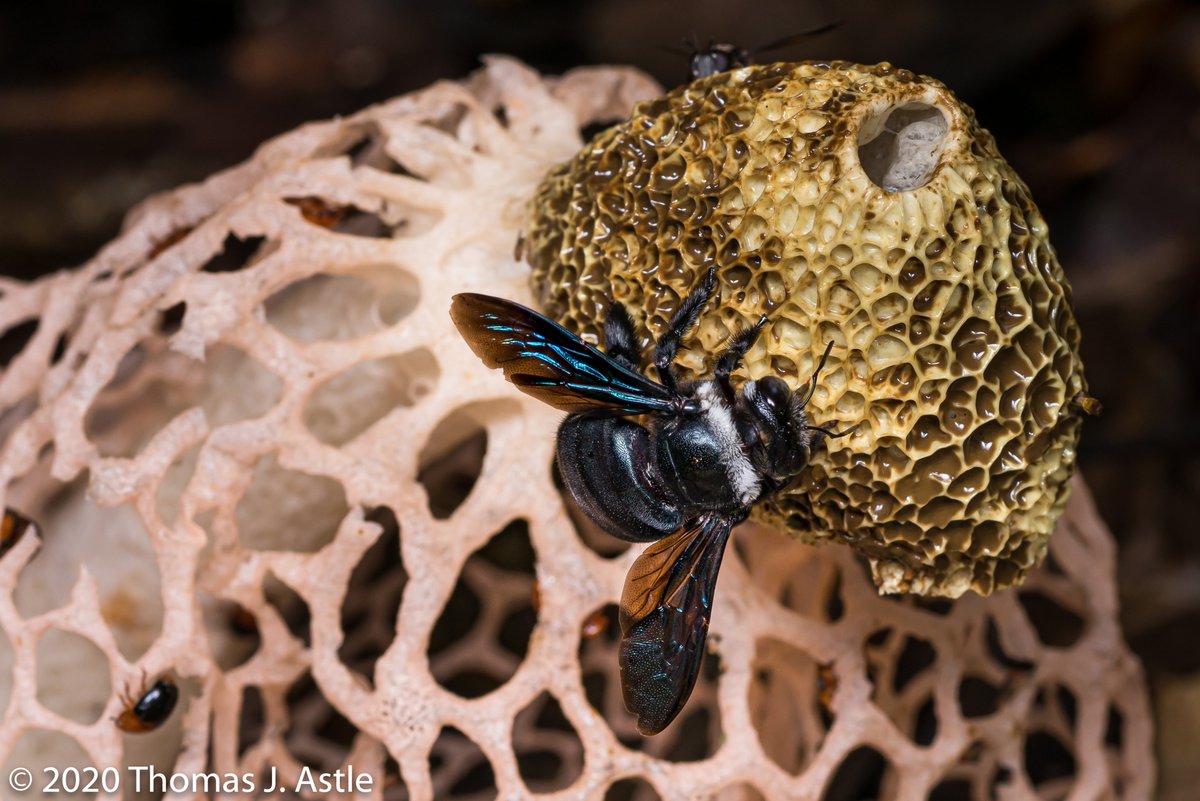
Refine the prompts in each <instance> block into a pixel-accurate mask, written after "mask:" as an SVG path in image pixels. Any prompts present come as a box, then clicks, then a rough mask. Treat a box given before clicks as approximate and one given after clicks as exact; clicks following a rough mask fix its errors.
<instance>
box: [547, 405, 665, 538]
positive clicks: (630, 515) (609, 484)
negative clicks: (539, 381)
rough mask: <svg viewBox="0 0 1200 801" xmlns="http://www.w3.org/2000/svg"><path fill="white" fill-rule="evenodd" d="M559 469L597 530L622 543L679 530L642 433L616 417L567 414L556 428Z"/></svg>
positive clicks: (628, 422) (648, 445)
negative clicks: (610, 535)
mask: <svg viewBox="0 0 1200 801" xmlns="http://www.w3.org/2000/svg"><path fill="white" fill-rule="evenodd" d="M558 469H559V471H561V473H562V477H563V481H564V482H565V483H566V485H567V489H568V490H569V491H570V493H571V495H572V497H574V499H575V501H576V503H578V504H579V506H580V507H581V508H582V509H583V511H584V512H585V513H586V514H587V516H588V517H590V518H591V519H592V520H593V522H595V523H596V525H598V526H600V527H601V528H602V529H604V530H605V531H607V532H608V533H609V534H612V535H613V536H614V537H618V538H620V539H623V540H632V541H634V542H653V541H654V540H659V539H662V538H663V537H665V536H667V535H668V534H670V533H672V532H674V531H676V530H677V529H678V528H679V527H680V526H681V525H683V522H684V520H683V515H682V514H681V512H680V510H679V507H678V504H677V502H676V499H675V498H673V497H672V496H671V493H670V492H669V490H668V489H667V488H666V487H665V486H664V482H663V479H662V477H661V476H660V474H659V472H658V468H657V465H656V464H655V461H654V453H653V452H652V450H651V446H650V437H649V434H648V433H647V432H646V430H645V429H644V428H642V427H641V426H639V425H637V424H636V423H632V422H630V421H629V420H626V419H624V418H619V417H583V416H581V415H572V416H570V417H568V418H567V419H566V420H565V421H564V422H563V424H562V426H561V427H560V428H559V429H558Z"/></svg>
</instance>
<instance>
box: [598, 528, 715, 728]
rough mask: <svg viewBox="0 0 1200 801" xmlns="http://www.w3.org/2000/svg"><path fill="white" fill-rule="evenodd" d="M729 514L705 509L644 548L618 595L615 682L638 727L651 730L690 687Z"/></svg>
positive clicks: (668, 717) (667, 718)
mask: <svg viewBox="0 0 1200 801" xmlns="http://www.w3.org/2000/svg"><path fill="white" fill-rule="evenodd" d="M732 529H733V521H732V520H730V519H729V518H728V517H725V516H722V515H719V514H715V513H708V514H705V515H702V516H700V517H699V518H697V519H695V520H693V521H691V522H689V523H688V524H687V525H685V526H684V527H683V528H681V529H680V530H679V531H676V532H675V533H674V534H672V535H670V536H669V537H664V538H663V539H661V540H659V541H658V542H656V543H654V544H653V545H651V546H650V547H648V548H647V549H646V550H645V551H644V552H643V553H642V555H641V556H640V557H638V559H637V561H636V562H634V563H633V567H632V568H631V569H630V571H629V575H628V576H627V577H626V578H625V590H624V592H622V594H621V612H620V620H621V656H620V662H621V688H622V692H623V693H624V696H625V707H626V709H628V710H629V711H630V712H632V713H633V714H635V715H637V718H638V722H637V727H638V731H640V732H641V733H642V734H645V735H650V734H658V733H659V732H660V731H662V730H663V729H664V728H666V727H667V725H668V724H669V723H670V722H671V721H672V720H674V719H675V716H676V715H678V714H679V710H681V709H683V705H684V703H686V702H687V699H688V696H689V695H691V694H692V688H693V687H694V686H695V684H696V676H697V674H698V673H699V671H700V662H701V659H702V658H703V656H704V641H705V639H706V638H707V637H708V621H709V616H710V615H711V613H712V601H713V592H714V590H715V589H716V586H717V572H718V571H719V570H720V568H721V557H722V556H723V555H724V553H725V543H726V542H727V541H728V540H729V532H730V531H731V530H732Z"/></svg>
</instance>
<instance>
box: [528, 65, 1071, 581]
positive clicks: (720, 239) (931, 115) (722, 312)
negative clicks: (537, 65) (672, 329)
mask: <svg viewBox="0 0 1200 801" xmlns="http://www.w3.org/2000/svg"><path fill="white" fill-rule="evenodd" d="M531 216H532V220H531V223H530V226H529V228H528V231H527V235H526V238H527V246H526V247H527V250H526V253H527V259H528V261H529V263H530V265H531V266H532V268H533V279H532V280H533V288H534V293H535V296H536V297H537V298H538V299H539V301H540V302H541V304H542V308H543V310H544V311H545V312H546V313H547V314H549V315H550V316H551V317H553V318H555V319H557V320H559V321H560V322H562V323H563V324H564V325H566V326H567V327H569V328H571V329H572V330H575V331H578V332H580V333H581V335H583V336H584V337H585V338H587V339H589V340H590V341H593V342H594V341H596V339H597V335H598V332H599V328H600V325H601V324H602V321H603V317H604V315H605V310H606V308H607V306H608V304H609V302H610V300H612V299H615V300H618V301H621V302H623V303H625V304H626V305H627V306H628V307H629V308H630V309H631V311H632V312H633V317H634V319H635V321H636V322H637V323H638V325H639V326H640V329H639V330H640V333H641V336H642V338H643V343H644V344H645V345H647V346H649V344H650V343H651V341H652V339H653V337H654V336H657V335H658V334H659V333H661V332H662V330H663V328H664V326H665V323H666V321H667V320H668V319H669V318H670V315H671V313H672V312H673V311H674V310H675V308H676V307H677V305H678V303H679V301H680V299H681V298H682V297H683V296H684V295H686V294H687V292H688V291H689V290H690V289H691V288H692V287H694V286H695V285H696V284H697V282H698V281H699V280H700V277H701V276H702V275H703V274H704V273H705V272H706V271H707V270H708V269H709V268H710V267H713V266H715V267H716V268H717V275H718V279H719V289H718V295H719V299H718V300H717V301H715V302H714V303H711V304H710V305H709V307H708V308H707V309H706V310H705V313H704V314H703V315H702V317H701V321H700V324H699V326H698V328H697V331H696V332H695V333H694V334H693V336H692V337H691V341H690V342H689V348H690V349H689V350H686V351H684V352H683V353H682V354H681V358H680V361H679V363H680V364H681V366H683V367H684V368H685V370H686V371H689V372H691V373H692V374H699V375H703V374H704V373H705V372H706V371H707V370H708V369H709V368H710V365H711V359H712V354H713V352H715V351H717V350H719V349H720V347H721V345H722V343H723V342H724V341H725V339H726V338H727V337H728V336H729V335H730V334H731V333H732V332H735V331H737V330H739V329H740V328H743V327H745V326H748V325H750V324H751V323H753V322H754V321H755V320H757V319H758V318H759V317H760V316H761V315H767V317H768V318H769V322H768V324H767V327H766V328H765V329H764V333H763V335H762V336H761V337H760V338H759V341H758V343H757V344H756V346H755V347H754V348H753V349H752V350H751V351H750V353H749V354H748V356H747V358H746V361H745V366H744V367H743V368H742V370H741V372H740V374H741V375H743V376H745V377H747V378H761V377H763V376H765V375H778V376H780V377H782V378H783V379H785V380H787V381H788V382H789V383H790V384H791V385H792V386H793V387H794V388H798V387H800V386H801V385H802V384H803V383H804V382H806V381H808V379H809V377H810V376H811V373H812V370H813V367H814V365H815V363H816V360H817V359H818V358H819V356H820V354H821V351H822V350H823V349H824V347H825V344H826V343H828V342H833V352H832V354H831V356H830V359H829V362H828V364H827V366H826V368H825V370H824V372H823V373H822V374H821V376H820V378H819V382H818V388H817V391H816V394H815V396H814V397H813V399H812V403H811V404H810V407H809V413H810V417H811V418H812V419H813V420H814V421H815V424H816V425H821V426H828V427H830V428H833V429H839V430H845V429H851V428H852V429H853V433H852V434H850V435H849V436H847V437H844V438H841V439H837V440H829V441H827V446H826V447H824V448H823V449H822V450H821V451H819V453H818V454H817V455H816V456H815V458H814V459H813V462H812V464H811V465H810V467H809V468H808V469H807V470H806V471H805V472H804V473H803V475H802V476H801V477H800V479H799V480H798V481H797V482H796V484H795V485H794V486H793V488H791V489H790V490H789V491H788V492H787V493H786V494H785V495H782V496H779V497H777V498H776V499H774V500H772V501H770V502H769V503H764V504H762V505H760V506H759V507H758V508H756V509H755V515H756V516H757V517H758V518H759V519H761V520H765V521H767V522H771V523H774V524H777V525H778V524H783V525H786V527H787V528H788V529H789V530H790V531H792V532H793V533H795V534H796V535H798V536H801V537H803V538H805V539H809V540H813V541H830V540H832V541H844V542H848V543H850V544H851V545H853V546H854V547H855V548H857V549H858V550H859V551H861V552H863V553H865V554H866V555H867V556H868V557H869V559H870V563H871V566H872V570H873V573H874V578H875V581H876V583H877V585H878V586H879V588H880V590H881V591H884V592H916V593H921V594H928V595H943V596H950V597H957V596H959V595H961V594H962V593H963V592H965V591H966V590H968V589H973V590H975V591H976V592H979V593H981V594H988V593H990V592H992V591H993V590H995V589H999V588H1003V587H1008V586H1012V585H1015V584H1019V583H1020V582H1021V581H1022V580H1023V579H1024V577H1025V574H1026V572H1027V571H1028V570H1029V568H1031V567H1032V566H1034V565H1036V564H1037V563H1038V561H1039V560H1040V559H1041V558H1042V556H1043V555H1044V554H1045V551H1046V541H1047V538H1048V537H1049V535H1050V533H1051V531H1052V530H1053V527H1054V521H1055V520H1056V518H1057V517H1058V515H1059V513H1060V512H1061V511H1062V508H1063V505H1064V504H1065V502H1066V495H1067V491H1068V479H1069V478H1070V476H1071V473H1072V470H1073V467H1074V462H1075V448H1076V442H1077V440H1078V436H1079V429H1080V419H1079V416H1078V413H1077V412H1076V410H1074V409H1073V408H1072V407H1071V405H1070V400H1071V399H1072V398H1074V397H1076V395H1077V394H1078V393H1081V392H1083V391H1085V389H1086V383H1085V381H1084V377H1083V368H1082V364H1081V362H1080V359H1079V352H1078V346H1079V331H1078V328H1077V326H1076V323H1075V319H1074V316H1073V313H1072V310H1071V303H1070V298H1071V294H1070V288H1069V287H1068V285H1067V283H1066V280H1065V278H1064V276H1063V272H1062V269H1061V267H1060V266H1059V263H1058V261H1057V259H1056V257H1055V254H1054V251H1053V249H1052V248H1051V247H1050V244H1049V242H1048V241H1047V233H1046V224H1045V222H1044V220H1043V219H1042V217H1041V215H1040V214H1039V213H1038V210H1037V208H1036V207H1035V206H1034V204H1033V202H1032V201H1031V199H1030V196H1029V190H1028V188H1027V187H1026V186H1025V184H1024V183H1022V181H1021V180H1020V178H1019V177H1018V176H1017V175H1016V174H1015V173H1014V172H1013V170H1012V168H1011V167H1010V166H1009V165H1008V164H1007V163H1006V162H1005V161H1004V160H1003V158H1002V157H1001V156H1000V154H999V153H998V151H997V148H996V143H995V141H994V140H993V138H992V137H991V135H990V134H989V133H988V132H987V131H985V130H983V129H982V128H980V127H979V126H978V124H977V123H976V121H975V117H974V114H973V112H972V111H971V110H970V109H969V108H967V107H966V106H965V105H963V104H962V103H960V102H959V101H958V100H956V99H955V97H954V96H953V95H952V94H951V93H950V92H949V90H947V88H946V87H945V86H944V85H942V84H941V83H939V82H938V81H936V80H933V79H930V78H926V77H922V76H918V75H915V74H913V73H911V72H908V71H906V70H901V69H896V68H894V67H892V66H891V65H888V64H879V65H876V66H862V65H857V64H850V63H845V62H835V63H832V64H818V63H800V64H774V65H760V66H752V67H747V68H743V69H739V70H735V71H732V72H728V73H723V74H720V75H716V76H713V77H711V78H707V79H703V80H700V81H696V82H694V83H691V84H688V85H686V86H682V87H679V88H677V89H675V90H673V91H671V92H670V93H668V94H666V95H665V96H663V97H661V98H658V99H654V100H650V101H646V102H644V103H642V104H641V105H639V106H638V107H637V109H636V110H635V112H634V114H633V115H632V117H631V118H630V119H629V120H628V121H626V122H624V123H621V124H618V125H615V126H613V127H611V128H609V129H607V130H606V131H604V132H602V133H601V134H599V135H598V136H596V137H595V138H594V139H593V140H592V141H591V142H590V143H589V144H587V145H586V146H585V147H584V148H583V150H581V151H580V152H579V153H578V154H577V155H576V156H575V157H574V158H573V159H572V160H570V161H568V162H566V163H564V164H562V165H560V166H559V167H558V168H556V169H555V170H554V171H552V172H551V173H550V174H549V176H548V177H547V178H546V180H545V181H544V182H543V184H542V186H541V187H540V189H539V192H538V196H537V198H536V199H535V201H534V205H533V209H532V215H531ZM644 366H646V367H648V366H649V365H648V363H647V364H646V365H644Z"/></svg>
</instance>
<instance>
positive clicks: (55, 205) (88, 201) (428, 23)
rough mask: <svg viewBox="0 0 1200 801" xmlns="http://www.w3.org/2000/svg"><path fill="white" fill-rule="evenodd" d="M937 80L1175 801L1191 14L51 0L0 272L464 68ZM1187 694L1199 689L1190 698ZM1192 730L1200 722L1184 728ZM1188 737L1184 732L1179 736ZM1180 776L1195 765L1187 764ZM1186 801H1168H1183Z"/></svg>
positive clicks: (1192, 132)
mask: <svg viewBox="0 0 1200 801" xmlns="http://www.w3.org/2000/svg"><path fill="white" fill-rule="evenodd" d="M835 19H837V20H841V25H840V26H839V27H838V28H836V29H835V30H833V31H832V32H829V33H826V34H823V35H821V36H819V37H813V38H811V39H807V40H805V41H802V42H800V43H799V44H797V45H795V46H793V47H790V48H787V49H786V50H783V51H781V52H779V53H777V54H772V57H773V59H775V58H777V59H779V60H799V59H804V58H843V59H850V60H855V61H862V62H867V63H871V62H876V61H885V60H886V61H891V62H893V63H894V64H897V65H900V66H904V67H907V68H910V69H913V70H915V71H918V72H922V73H926V74H929V75H933V76H935V77H937V78H940V79H941V80H943V81H944V82H946V83H947V84H948V85H949V86H950V87H951V88H952V89H953V90H954V91H955V92H957V94H958V95H959V97H960V98H962V99H963V100H965V101H966V102H967V103H969V104H970V105H971V106H973V107H974V108H975V109H976V111H977V112H978V116H979V119H980V121H981V122H982V123H983V125H984V126H986V127H987V128H989V129H990V130H991V131H992V132H993V134H995V136H996V138H997V139H998V140H999V143H1000V148H1001V151H1002V152H1003V153H1005V154H1006V156H1007V157H1008V159H1009V160H1010V161H1011V162H1012V163H1013V165H1014V166H1015V167H1016V168H1017V171H1018V172H1019V173H1020V174H1021V175H1022V176H1023V177H1024V179H1025V180H1026V181H1027V182H1028V183H1029V185H1030V187H1031V188H1032V190H1033V196H1034V198H1035V199H1036V200H1037V202H1038V203H1039V205H1040V206H1041V209H1042V211H1043V213H1044V214H1045V216H1046V217H1047V219H1048V220H1049V222H1050V226H1051V231H1052V240H1053V242H1054V243H1055V246H1056V248H1057V249H1058V252H1059V255H1060V257H1061V259H1062V261H1063V264H1064V266H1065V268H1066V271H1067V274H1068V276H1069V277H1070V280H1071V282H1072V284H1073V285H1074V288H1075V299H1076V305H1077V310H1078V314H1079V317H1080V321H1081V325H1082V327H1083V331H1084V359H1085V362H1086V364H1087V367H1088V376H1089V379H1090V381H1091V384H1092V392H1093V394H1094V395H1096V396H1097V397H1099V398H1100V399H1101V400H1102V401H1103V404H1104V408H1105V412H1104V415H1103V416H1102V417H1100V418H1098V419H1094V420H1089V421H1088V423H1087V425H1086V429H1085V432H1084V438H1083V443H1082V446H1081V450H1080V462H1081V465H1082V469H1083V472H1084V473H1085V475H1086V476H1087V478H1088V481H1089V482H1090V484H1091V486H1092V489H1093V492H1094V493H1095V494H1096V496H1097V502H1098V504H1099V505H1100V508H1101V511H1102V513H1103V515H1104V518H1105V519H1106V520H1107V521H1108V523H1109V525H1110V526H1111V527H1112V529H1113V531H1114V532H1115V533H1116V535H1117V538H1118V541H1119V544H1120V548H1121V551H1120V557H1119V564H1120V566H1119V569H1120V578H1121V588H1122V596H1123V597H1122V602H1123V604H1124V615H1125V624H1126V632H1127V635H1128V637H1129V638H1130V640H1131V642H1132V643H1133V645H1134V647H1135V649H1136V650H1137V651H1138V653H1139V654H1140V655H1141V657H1142V658H1143V660H1144V663H1145V666H1146V669H1147V672H1148V674H1149V677H1150V680H1151V686H1152V688H1153V690H1154V692H1155V703H1156V706H1157V708H1158V710H1159V712H1160V724H1159V725H1160V735H1161V737H1160V750H1161V751H1162V753H1161V756H1162V758H1163V760H1164V765H1163V768H1164V776H1163V779H1164V785H1163V788H1162V791H1163V795H1162V797H1163V798H1164V799H1166V798H1175V797H1176V796H1174V795H1172V793H1173V792H1175V791H1174V790H1173V789H1172V788H1173V787H1176V786H1177V787H1179V788H1180V792H1187V793H1188V795H1187V796H1186V797H1187V798H1192V797H1194V796H1193V795H1192V794H1193V793H1194V792H1195V786H1196V784H1195V783H1194V782H1198V781H1200V776H1198V775H1196V774H1193V775H1192V778H1191V780H1190V781H1191V782H1193V783H1192V784H1191V785H1190V786H1187V785H1186V784H1184V783H1182V782H1183V779H1184V774H1185V773H1186V772H1187V771H1188V770H1191V771H1198V770H1200V767H1198V766H1197V765H1196V764H1194V763H1196V762H1197V760H1195V759H1194V757H1191V756H1189V755H1188V752H1187V750H1184V751H1180V752H1178V753H1173V752H1172V749H1194V748H1195V741H1194V737H1195V736H1200V522H1198V521H1197V512H1198V506H1200V412H1198V409H1200V403H1198V402H1197V401H1198V398H1197V392H1198V389H1200V387H1198V377H1200V322H1198V319H1200V301H1198V299H1200V264H1198V258H1197V257H1198V253H1200V248H1198V243H1200V215H1198V211H1200V203H1198V202H1197V201H1198V200H1200V102H1198V101H1200V9H1198V8H1197V7H1196V6H1194V5H1189V4H1185V3H1182V2H1158V1H1156V0H1091V1H1090V2H1084V1H1082V0H1060V1H1059V2H1050V3H1048V2H1045V0H1014V1H1010V2H1004V3H991V4H986V5H985V4H972V3H962V2H955V1H954V0H912V1H911V2H896V1H895V0H889V1H888V2H884V0H847V1H845V2H832V1H831V0H821V2H818V0H812V1H811V2H806V3H797V2H751V3H745V2H734V1H733V0H697V1H696V2H690V3H669V2H663V1H662V0H584V1H583V2H563V0H437V1H436V2H421V3H418V2H411V1H410V2H386V1H385V0H170V1H169V2H162V0H127V1H126V2H106V3H97V2H94V0H73V1H72V0H48V1H46V2H32V3H30V2H26V3H12V2H8V3H4V4H3V5H2V6H0V152H2V153H3V154H4V157H3V159H0V274H5V275H12V276H19V277H22V278H34V277H36V276H38V275H40V274H43V273H45V272H49V271H52V270H57V269H61V268H65V267H71V266H74V265H77V264H80V263H82V262H84V261H86V260H87V259H88V258H89V257H90V256H91V255H92V253H93V252H94V251H95V250H96V249H97V248H98V247H99V246H101V245H102V244H104V243H105V242H106V241H107V240H109V239H110V238H112V237H113V236H114V234H115V233H116V232H117V230H118V226H119V225H120V221H121V218H122V216H123V214H124V213H125V212H126V211H127V210H128V208H129V207H130V206H131V205H132V204H134V203H136V202H138V201H139V200H141V199H142V198H144V197H145V196H146V195H148V194H150V193H152V192H156V191H159V190H163V189H168V188H171V187H173V186H176V185H178V184H181V183H184V182H188V181H195V180H198V179H201V178H203V177H205V176H206V175H208V174H210V173H212V172H214V171H216V170H219V169H222V168H225V167H228V166H231V165H233V164H236V163H237V162H239V161H241V160H243V159H245V158H246V157H248V156H249V155H250V154H251V152H252V151H253V149H254V148H255V146H256V145H257V144H258V143H260V142H261V141H262V140H264V139H266V138H268V137H270V136H273V135H275V134H278V133H281V132H284V131H286V130H288V129H290V128H292V127H294V126H296V125H297V124H299V123H301V122H304V121H307V120H312V119H319V118H324V117H329V116H332V115H335V114H344V113H349V112H352V111H355V110H356V109H358V108H360V107H362V106H364V105H367V104H369V103H372V102H375V101H379V100H383V99H386V98H389V97H391V96H393V95H396V94H400V93H403V92H407V91H410V90H413V89H417V88H420V87H422V86H425V85H427V84H429V83H431V82H433V81H435V80H438V79H441V78H459V77H462V76H464V75H466V74H467V73H468V72H470V71H471V70H472V69H474V68H475V67H476V66H477V64H478V57H479V55H480V54H481V53H489V52H498V53H510V54H513V55H515V56H518V57H520V58H522V59H524V60H525V61H527V62H529V63H530V64H532V65H533V66H535V67H537V68H538V69H540V70H543V71H547V72H562V71H564V70H567V69H570V68H571V67H574V66H577V65H582V64H606V63H612V64H631V65H634V66H637V67H640V68H642V69H644V70H646V71H648V72H650V73H651V74H652V75H654V76H655V77H656V78H657V79H658V80H659V81H661V82H662V83H664V84H666V85H674V84H676V83H679V82H680V81H681V80H682V79H683V76H684V73H685V72H686V63H685V58H684V57H683V56H680V55H679V54H678V53H673V52H670V48H675V49H679V48H680V47H681V46H682V45H681V42H682V40H683V39H684V37H686V36H688V35H690V34H694V35H695V36H696V37H697V39H698V40H699V41H707V40H708V39H709V38H710V37H711V38H715V39H717V40H718V41H728V42H735V43H737V44H741V45H744V46H756V45H761V44H764V43H767V42H770V41H772V40H775V39H778V38H779V37H780V36H782V35H785V34H788V33H791V32H794V31H802V30H806V29H809V28H812V27H815V26H817V25H820V24H822V23H825V22H829V21H831V20H835ZM1189 699H1190V700H1189ZM1189 726H1190V727H1191V731H1192V732H1193V735H1192V737H1189V738H1187V741H1186V742H1180V741H1179V738H1178V737H1174V736H1172V729H1173V727H1177V728H1178V727H1181V728H1178V731H1176V732H1175V733H1176V734H1183V733H1184V732H1185V731H1187V730H1188V727H1189ZM1177 742H1178V744H1175V743H1177ZM1181 771H1182V773H1181ZM1184 797H1185V796H1184V795H1179V796H1178V798H1181V799H1182V798H1184Z"/></svg>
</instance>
